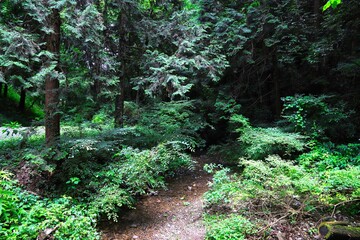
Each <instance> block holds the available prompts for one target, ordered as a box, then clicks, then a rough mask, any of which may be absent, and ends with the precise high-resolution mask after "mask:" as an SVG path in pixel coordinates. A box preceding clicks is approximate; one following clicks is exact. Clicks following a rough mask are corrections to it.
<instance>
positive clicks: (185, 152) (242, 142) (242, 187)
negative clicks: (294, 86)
mask: <svg viewBox="0 0 360 240" xmlns="http://www.w3.org/2000/svg"><path fill="white" fill-rule="evenodd" d="M287 100H288V101H289V103H286V104H285V106H286V108H285V109H286V111H287V112H285V111H284V116H285V118H284V119H286V121H288V122H287V124H284V123H283V122H280V123H278V126H277V127H275V126H272V127H255V126H252V125H251V124H250V122H249V120H248V119H247V118H246V117H244V116H243V115H239V114H232V115H231V117H229V119H230V123H231V124H230V125H229V128H230V129H233V130H234V131H235V132H234V134H236V135H237V136H238V140H237V141H229V142H228V143H226V144H222V145H217V146H212V147H210V149H209V151H208V154H210V155H212V156H213V158H214V159H216V161H215V162H216V163H208V164H207V165H205V166H204V169H205V170H206V171H207V172H208V173H210V174H213V179H212V181H211V184H210V185H209V187H210V190H209V191H208V192H206V193H205V194H204V197H203V199H204V200H203V201H204V213H203V218H204V221H205V225H206V239H260V238H264V239H279V238H280V239H281V238H283V239H291V238H292V239H315V238H317V237H318V232H317V229H316V227H317V224H318V223H319V222H320V221H321V220H323V219H332V220H341V221H347V222H353V223H354V222H356V221H359V219H358V218H357V217H356V216H358V214H359V204H360V203H359V198H360V179H359V178H358V176H359V174H360V169H359V163H360V155H359V152H360V144H358V143H348V144H335V143H332V142H331V141H330V139H331V138H334V136H333V135H332V134H337V133H338V132H336V131H327V128H330V125H329V124H328V122H326V121H330V120H324V119H323V118H320V119H321V121H325V123H321V122H319V120H318V119H317V118H313V119H310V118H305V117H304V116H305V112H308V111H309V110H310V109H311V108H320V109H317V110H316V112H321V111H320V110H321V108H326V112H328V111H330V110H331V109H330V106H328V105H322V104H320V105H319V104H318V102H317V101H322V100H321V99H320V100H319V99H317V98H316V97H313V99H312V102H311V103H312V104H313V105H311V104H310V106H311V108H310V107H309V105H308V106H307V107H309V109H306V110H304V112H299V111H296V108H297V107H299V104H298V103H296V101H298V99H297V98H293V99H290V98H288V99H287ZM290 100H291V101H290ZM294 102H295V103H296V104H295V103H294ZM291 104H293V108H290V105H291ZM302 108H306V107H304V106H302ZM191 109H192V106H191V104H189V103H186V102H184V103H177V104H175V103H169V104H165V105H164V104H161V105H159V106H158V107H156V108H151V109H150V110H148V109H143V110H142V109H137V110H136V111H134V113H133V114H134V115H133V116H132V117H133V118H135V117H134V116H136V117H137V118H138V119H137V120H136V122H137V125H133V126H129V127H125V128H119V129H115V130H113V129H111V127H109V126H107V125H104V124H101V123H102V122H105V121H106V120H105V118H106V115H104V114H103V115H100V116H94V118H93V122H89V123H78V126H76V125H75V126H74V124H69V125H68V126H63V134H62V136H63V137H62V139H63V142H62V143H61V146H59V147H57V148H51V149H44V148H43V145H42V142H43V136H42V135H36V134H35V135H29V136H27V135H26V136H25V135H22V137H20V138H10V139H6V140H2V141H0V144H1V148H0V149H1V155H2V156H3V158H2V161H1V168H2V169H3V170H1V192H0V194H1V197H2V202H1V220H2V223H1V228H0V233H1V234H0V236H3V237H2V239H35V238H36V237H39V236H40V237H41V236H42V235H44V236H52V237H54V238H55V239H100V238H101V234H100V232H98V230H97V227H96V226H97V223H98V221H99V220H101V219H107V220H108V221H115V222H116V221H118V220H119V215H118V214H119V213H120V214H121V211H120V210H122V209H124V208H130V209H131V208H132V207H134V206H135V204H136V202H137V199H138V197H139V196H142V195H146V194H151V193H152V192H154V191H157V190H158V189H164V188H166V181H165V179H168V178H169V177H171V176H176V175H177V174H179V173H180V172H181V169H184V168H186V169H189V170H190V171H191V169H192V168H193V166H194V162H193V160H192V158H191V156H190V155H191V152H193V151H194V150H195V149H199V148H201V147H202V146H203V144H204V141H203V140H202V139H201V138H200V135H199V134H198V132H199V130H201V128H203V127H205V126H206V125H203V124H201V118H199V117H198V116H196V114H195V113H193V112H192V111H191ZM329 109H330V110H329ZM137 111H139V112H140V111H145V112H142V113H141V114H140V113H139V112H137ZM285 114H287V115H285ZM320 114H321V113H320ZM295 115H297V116H295ZM338 116H340V117H339V118H340V119H341V120H343V115H342V114H340V115H338ZM300 117H304V118H302V119H303V121H304V122H303V123H301V124H300V125H299V122H298V121H293V119H299V118H300ZM75 121H76V119H75ZM333 121H336V119H334V120H333ZM99 122H100V123H99ZM149 123H152V124H149ZM314 123H316V124H314ZM71 125H73V126H72V127H70V126H71ZM284 125H285V126H286V128H284V127H283V126H284ZM145 126H151V127H145ZM299 126H302V128H299ZM313 126H322V127H321V128H320V127H318V128H317V129H313ZM331 127H332V126H331ZM291 128H292V129H294V130H295V129H298V131H296V130H295V131H294V130H293V131H292V132H291V131H289V129H291ZM234 149H236V151H234ZM10 150H11V151H10ZM194 174H196V173H194ZM75 219H76V221H75ZM74 221H75V222H76V224H74ZM40 239H41V238H40Z"/></svg>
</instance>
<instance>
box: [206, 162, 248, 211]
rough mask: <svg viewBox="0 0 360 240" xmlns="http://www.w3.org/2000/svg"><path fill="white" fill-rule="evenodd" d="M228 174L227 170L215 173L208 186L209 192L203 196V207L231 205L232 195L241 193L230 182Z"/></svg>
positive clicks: (236, 186)
mask: <svg viewBox="0 0 360 240" xmlns="http://www.w3.org/2000/svg"><path fill="white" fill-rule="evenodd" d="M206 167H207V166H205V168H206ZM229 172H230V169H228V168H223V169H221V170H219V171H216V172H215V174H214V176H213V181H212V182H211V183H210V184H209V186H210V188H211V191H208V192H206V193H205V194H204V200H205V207H214V206H215V205H217V206H220V207H221V206H225V205H227V204H229V203H231V201H232V199H231V197H232V196H233V195H234V194H236V193H237V192H239V191H241V189H240V188H239V186H238V185H237V183H236V182H234V181H232V180H231V178H230V176H229ZM233 177H236V176H233Z"/></svg>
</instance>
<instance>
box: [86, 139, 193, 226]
mask: <svg viewBox="0 0 360 240" xmlns="http://www.w3.org/2000/svg"><path fill="white" fill-rule="evenodd" d="M184 149H186V145H184V143H181V142H168V143H164V144H160V145H158V146H157V147H154V148H152V149H151V150H139V149H134V148H132V147H127V148H124V149H122V150H121V151H120V152H118V153H116V154H115V160H114V161H112V162H111V163H110V164H109V165H107V166H106V167H104V168H103V169H101V170H100V171H98V172H94V173H93V175H94V177H92V178H91V181H90V182H86V181H84V182H83V184H84V185H87V186H88V187H89V188H90V189H89V190H90V192H94V191H95V192H98V193H97V194H95V196H93V197H92V202H93V204H94V206H95V207H96V208H97V209H98V212H99V213H101V214H105V215H106V216H107V217H108V218H109V219H112V220H114V221H117V212H118V210H119V207H122V206H127V207H132V205H133V204H134V202H135V200H134V197H135V196H137V195H142V194H145V193H146V192H147V191H149V190H150V189H155V188H165V180H164V177H165V176H166V175H167V174H172V173H174V172H175V171H176V170H178V169H179V168H181V167H186V168H192V166H193V162H192V160H191V158H190V156H189V155H187V154H185V153H183V151H184Z"/></svg>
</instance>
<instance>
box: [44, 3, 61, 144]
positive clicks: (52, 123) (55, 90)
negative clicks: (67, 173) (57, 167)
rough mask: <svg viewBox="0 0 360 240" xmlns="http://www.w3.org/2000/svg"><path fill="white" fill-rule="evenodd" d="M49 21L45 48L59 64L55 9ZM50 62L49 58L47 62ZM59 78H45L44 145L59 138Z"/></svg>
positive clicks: (58, 21) (57, 12)
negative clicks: (49, 30) (49, 31)
mask: <svg viewBox="0 0 360 240" xmlns="http://www.w3.org/2000/svg"><path fill="white" fill-rule="evenodd" d="M49 21H50V22H51V26H52V28H53V32H52V33H50V34H48V35H47V36H46V48H47V50H48V51H49V52H52V53H54V54H55V56H57V59H56V60H57V64H59V59H58V58H59V52H60V14H59V11H58V10H57V9H53V10H52V14H51V15H50V16H49ZM48 64H50V59H49V63H48ZM58 104H59V79H57V78H54V77H53V76H51V75H50V74H49V75H48V76H46V78H45V139H46V146H48V147H51V146H54V145H55V144H56V143H57V141H58V140H59V138H60V115H59V113H58Z"/></svg>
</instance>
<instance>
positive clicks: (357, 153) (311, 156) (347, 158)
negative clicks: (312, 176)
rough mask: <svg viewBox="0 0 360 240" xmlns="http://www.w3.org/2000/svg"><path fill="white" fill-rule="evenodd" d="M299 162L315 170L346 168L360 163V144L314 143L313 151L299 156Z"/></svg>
mask: <svg viewBox="0 0 360 240" xmlns="http://www.w3.org/2000/svg"><path fill="white" fill-rule="evenodd" d="M298 161H299V164H300V165H302V166H305V167H306V168H309V169H313V170H314V171H325V170H327V169H344V168H346V167H347V166H359V165H360V144H353V143H350V144H347V145H334V144H333V143H331V142H328V143H323V144H319V143H317V144H314V145H313V147H312V149H311V151H310V152H308V153H304V154H302V155H300V156H299V157H298Z"/></svg>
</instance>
